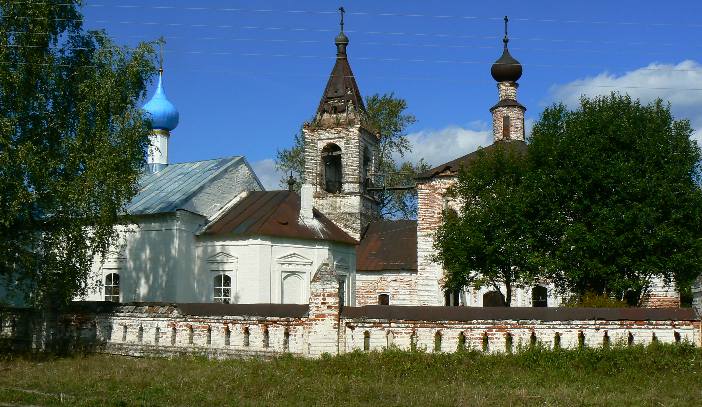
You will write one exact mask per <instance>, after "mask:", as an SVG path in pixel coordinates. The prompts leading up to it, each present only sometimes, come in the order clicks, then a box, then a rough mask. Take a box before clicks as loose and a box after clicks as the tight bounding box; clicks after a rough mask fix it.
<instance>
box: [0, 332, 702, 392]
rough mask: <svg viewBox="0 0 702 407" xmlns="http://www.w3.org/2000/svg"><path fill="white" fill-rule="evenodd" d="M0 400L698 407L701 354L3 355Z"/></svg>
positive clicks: (687, 349) (658, 349) (665, 349)
mask: <svg viewBox="0 0 702 407" xmlns="http://www.w3.org/2000/svg"><path fill="white" fill-rule="evenodd" d="M0 405H42V406H43V405H70V406H74V405H75V406H136V405H154V406H223V405H244V406H246V405H280V406H288V405H293V406H307V405H324V406H361V405H371V406H395V405H396V406H482V405H500V406H502V405H511V406H518V405H548V406H554V405H563V406H577V405H596V406H600V405H612V406H647V405H649V406H661V405H663V406H674V405H691V406H692V405H697V406H699V405H702V350H699V349H695V348H693V347H692V346H688V345H678V346H673V345H653V346H650V347H648V348H644V347H632V348H613V349H609V350H597V349H582V350H572V351H564V350H561V351H555V352H554V351H547V350H542V349H538V348H537V349H532V350H528V351H525V352H520V353H517V354H514V355H481V354H478V353H472V352H466V353H459V354H429V353H420V352H412V353H410V352H401V351H387V352H383V353H352V354H346V355H342V356H338V357H328V358H322V359H320V360H305V359H299V358H293V357H281V358H278V359H275V360H270V361H263V360H231V361H213V360H205V359H198V358H177V359H156V358H154V359H151V358H146V359H138V358H127V357H117V356H105V355H92V356H75V357H68V358H66V357H64V358H58V357H46V356H44V357H31V356H7V355H5V356H3V357H0Z"/></svg>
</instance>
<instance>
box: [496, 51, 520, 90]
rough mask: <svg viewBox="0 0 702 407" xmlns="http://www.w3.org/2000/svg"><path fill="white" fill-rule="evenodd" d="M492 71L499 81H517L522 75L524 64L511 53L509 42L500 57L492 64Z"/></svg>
mask: <svg viewBox="0 0 702 407" xmlns="http://www.w3.org/2000/svg"><path fill="white" fill-rule="evenodd" d="M490 73H491V74H492V77H493V78H494V79H495V80H496V81H497V82H516V81H517V80H518V79H519V78H521V77H522V64H520V63H519V61H517V60H516V59H514V57H512V55H510V53H509V50H508V49H507V44H505V50H504V51H503V52H502V56H501V57H500V59H498V60H497V61H495V63H494V64H492V68H491V69H490Z"/></svg>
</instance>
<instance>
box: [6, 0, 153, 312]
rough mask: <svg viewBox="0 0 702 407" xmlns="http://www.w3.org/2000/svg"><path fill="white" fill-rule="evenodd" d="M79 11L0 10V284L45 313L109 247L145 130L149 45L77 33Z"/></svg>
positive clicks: (73, 1)
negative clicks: (120, 43) (143, 106)
mask: <svg viewBox="0 0 702 407" xmlns="http://www.w3.org/2000/svg"><path fill="white" fill-rule="evenodd" d="M79 5H80V1H77V0H61V1H54V0H51V1H42V2H34V1H3V2H1V3H0V15H1V16H2V18H0V191H1V193H0V283H2V280H4V283H6V284H8V283H12V282H15V281H17V282H18V283H17V284H15V285H14V287H15V288H18V289H19V290H21V291H23V292H24V293H25V294H27V297H28V298H26V299H27V300H28V301H30V302H31V303H33V304H36V305H43V306H48V307H49V308H55V307H59V306H61V305H63V304H66V303H67V302H68V301H70V300H71V299H72V298H74V296H75V295H76V294H79V293H81V292H82V291H83V290H84V289H85V288H86V286H87V285H88V282H87V281H86V280H87V275H88V272H89V269H90V266H91V262H92V260H93V258H94V256H96V255H97V256H100V255H102V254H104V253H106V251H107V250H108V248H109V247H110V244H111V242H112V241H113V239H114V237H115V231H114V227H113V226H114V225H115V224H116V223H118V222H120V221H121V220H122V218H121V214H123V209H124V205H125V203H126V202H128V201H129V199H131V198H132V197H133V196H134V195H135V193H136V192H137V184H136V183H137V179H138V177H139V173H140V169H141V168H142V166H143V163H144V152H145V149H146V147H147V144H148V135H149V132H150V130H149V127H150V126H149V123H148V119H147V118H146V117H145V116H144V114H143V113H142V111H141V109H140V108H139V107H138V106H137V102H138V100H139V99H140V98H142V97H144V96H145V90H146V85H147V82H148V81H149V80H150V78H151V77H152V74H153V73H154V72H155V67H154V60H155V53H154V50H153V48H152V46H151V45H149V44H141V45H139V46H137V47H136V48H135V49H126V48H120V47H118V46H116V45H115V44H113V43H112V42H111V41H110V39H109V38H108V36H107V35H106V34H105V33H104V32H100V31H91V32H86V31H85V30H83V27H82V16H81V13H80V10H79ZM10 288H12V287H10Z"/></svg>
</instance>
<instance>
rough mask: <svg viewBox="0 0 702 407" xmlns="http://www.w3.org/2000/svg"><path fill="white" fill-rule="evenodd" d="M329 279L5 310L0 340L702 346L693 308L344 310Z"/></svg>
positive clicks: (206, 350)
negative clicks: (44, 320) (245, 296)
mask: <svg viewBox="0 0 702 407" xmlns="http://www.w3.org/2000/svg"><path fill="white" fill-rule="evenodd" d="M335 278H336V277H335V276H334V275H333V274H331V273H326V274H322V275H320V274H319V273H318V274H317V275H316V276H315V278H314V279H313V286H314V288H315V290H314V293H313V295H312V298H311V299H310V304H309V306H308V305H275V304H254V305H229V304H179V305H166V304H131V305H120V306H114V307H110V306H108V305H104V304H103V305H100V306H98V309H92V310H90V309H85V308H82V309H77V310H75V311H74V312H73V313H70V314H66V315H64V316H63V317H62V318H61V319H60V322H59V325H58V326H56V327H55V328H46V325H42V324H41V321H39V320H37V319H34V320H31V318H30V319H28V318H29V317H28V315H29V314H28V313H24V314H23V313H19V314H18V313H13V312H9V311H8V310H4V311H3V312H0V315H2V318H0V327H1V329H0V341H11V340H14V341H16V342H18V343H25V344H28V346H30V345H29V344H33V346H35V347H39V346H40V345H39V342H40V337H41V336H42V334H41V333H40V332H37V331H36V329H37V328H41V327H44V328H45V329H49V330H51V332H50V333H48V334H46V336H54V337H56V336H58V337H61V338H63V339H64V342H67V343H70V344H72V345H73V346H82V347H84V348H85V347H87V348H89V349H90V348H92V349H93V350H94V351H96V352H104V353H112V354H121V355H133V356H143V355H175V354H199V355H205V356H208V357H212V358H231V357H251V356H256V357H271V356H275V355H281V354H284V353H290V354H294V355H298V356H304V357H318V356H320V355H322V354H323V353H329V354H332V355H334V354H339V353H344V352H351V351H354V350H364V351H369V350H382V349H384V348H388V347H397V348H400V349H407V350H409V349H419V350H425V351H430V352H455V351H457V350H460V349H472V350H478V351H484V352H493V353H499V352H509V351H517V350H519V348H520V347H525V346H529V345H532V344H537V343H539V344H541V345H543V346H546V347H549V348H557V347H561V348H577V347H580V346H588V347H601V346H608V345H616V344H624V345H626V344H632V345H633V344H649V343H652V342H654V341H658V342H661V343H682V342H689V343H692V344H695V345H698V346H699V343H700V335H699V332H700V322H699V320H696V319H695V317H694V315H693V312H692V310H690V309H641V308H638V309H586V308H569V309H563V308H540V309H534V308H513V309H510V308H497V309H496V308H468V307H399V306H398V307H394V306H367V307H346V308H342V309H341V310H340V307H339V295H338V285H337V284H336V281H335ZM95 304H96V303H92V305H93V308H95V307H94V306H95ZM100 307H103V308H102V309H100ZM36 317H37V316H36V315H35V316H34V318H36ZM32 327H34V328H32Z"/></svg>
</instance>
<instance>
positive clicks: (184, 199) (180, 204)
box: [173, 156, 241, 207]
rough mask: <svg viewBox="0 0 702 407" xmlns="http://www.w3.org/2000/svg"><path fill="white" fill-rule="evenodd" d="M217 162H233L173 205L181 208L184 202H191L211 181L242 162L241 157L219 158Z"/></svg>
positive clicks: (218, 170)
mask: <svg viewBox="0 0 702 407" xmlns="http://www.w3.org/2000/svg"><path fill="white" fill-rule="evenodd" d="M216 160H231V161H229V162H228V163H226V164H225V165H223V166H222V167H221V168H219V169H217V170H216V171H215V173H214V174H212V175H210V176H208V177H207V178H205V179H204V180H202V182H201V183H200V186H198V187H197V188H195V190H193V192H191V193H190V194H188V195H186V196H184V197H183V198H182V199H180V200H178V201H176V202H174V203H173V205H174V206H176V207H180V206H182V205H183V203H184V202H187V201H189V200H190V199H191V198H192V197H194V196H195V195H197V194H198V193H199V192H200V191H202V189H203V188H204V187H205V185H207V184H209V183H210V181H212V180H213V179H214V178H215V177H217V176H219V175H220V174H222V173H223V172H224V170H226V169H228V168H229V167H231V166H232V165H234V163H237V162H239V161H240V160H241V156H235V157H230V158H218V159H216ZM206 161H209V160H206ZM213 161H214V160H213ZM194 162H198V161H194Z"/></svg>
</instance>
